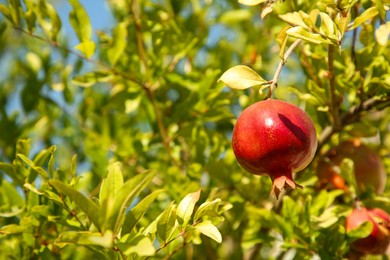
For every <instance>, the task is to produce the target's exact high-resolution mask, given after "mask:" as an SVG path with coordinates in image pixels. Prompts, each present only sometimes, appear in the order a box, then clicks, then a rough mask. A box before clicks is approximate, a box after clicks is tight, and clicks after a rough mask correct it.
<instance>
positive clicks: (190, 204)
mask: <svg viewBox="0 0 390 260" xmlns="http://www.w3.org/2000/svg"><path fill="white" fill-rule="evenodd" d="M199 197H200V190H198V191H196V192H193V193H189V194H187V195H186V196H185V197H184V198H183V199H182V201H180V203H179V205H178V206H177V210H176V215H177V219H178V221H179V224H181V225H183V226H185V225H187V223H188V222H189V221H190V219H191V216H192V213H193V212H194V207H195V204H196V202H198V200H199Z"/></svg>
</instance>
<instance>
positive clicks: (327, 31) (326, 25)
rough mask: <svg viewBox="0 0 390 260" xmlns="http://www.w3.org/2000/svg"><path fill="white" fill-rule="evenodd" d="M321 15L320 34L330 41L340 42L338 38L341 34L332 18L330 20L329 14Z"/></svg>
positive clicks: (321, 13)
mask: <svg viewBox="0 0 390 260" xmlns="http://www.w3.org/2000/svg"><path fill="white" fill-rule="evenodd" d="M319 15H320V17H321V26H320V32H321V33H323V34H324V35H325V36H326V37H328V38H329V39H332V40H334V41H339V38H338V35H339V32H338V29H337V26H336V24H335V23H334V22H333V20H332V18H330V16H329V15H328V14H326V13H323V12H320V13H319Z"/></svg>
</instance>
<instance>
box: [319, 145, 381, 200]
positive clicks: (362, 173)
mask: <svg viewBox="0 0 390 260" xmlns="http://www.w3.org/2000/svg"><path fill="white" fill-rule="evenodd" d="M344 158H349V159H351V160H352V161H353V162H354V168H355V178H356V183H357V186H358V189H359V191H360V192H365V191H367V189H368V188H371V189H373V191H374V192H376V193H377V194H381V193H382V192H383V191H384V189H385V184H386V171H385V168H384V166H383V164H382V162H381V159H380V157H379V155H378V154H377V153H376V152H375V151H374V150H372V149H371V148H369V147H368V146H366V145H364V144H362V142H361V141H360V140H359V139H353V140H348V141H344V142H342V143H340V144H339V145H338V146H336V147H334V148H332V149H331V150H329V151H328V152H327V153H326V154H325V156H324V158H322V159H321V160H320V161H319V162H318V165H317V175H318V177H319V179H320V182H321V183H324V184H330V185H331V186H333V187H334V188H336V189H344V190H347V185H346V183H345V180H344V179H343V178H342V177H341V175H340V169H339V166H340V164H341V162H342V160H343V159H344Z"/></svg>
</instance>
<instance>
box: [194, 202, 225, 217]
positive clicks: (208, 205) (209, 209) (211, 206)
mask: <svg viewBox="0 0 390 260" xmlns="http://www.w3.org/2000/svg"><path fill="white" fill-rule="evenodd" d="M220 203H221V199H215V200H213V201H207V202H204V203H202V204H201V205H200V206H199V208H198V210H197V211H196V212H195V216H194V223H196V222H198V220H200V219H201V218H202V217H204V216H210V215H211V216H213V217H214V216H215V214H214V213H216V214H217V215H218V216H219V214H218V207H219V204H220Z"/></svg>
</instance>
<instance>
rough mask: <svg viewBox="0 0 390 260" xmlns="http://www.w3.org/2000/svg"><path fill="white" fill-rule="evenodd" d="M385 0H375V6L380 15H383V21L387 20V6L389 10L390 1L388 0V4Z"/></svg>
mask: <svg viewBox="0 0 390 260" xmlns="http://www.w3.org/2000/svg"><path fill="white" fill-rule="evenodd" d="M385 6H386V4H385V3H384V2H383V0H375V7H376V8H377V10H378V13H379V16H380V17H381V19H382V21H385V20H386V7H387V10H389V2H388V1H387V6H386V7H385Z"/></svg>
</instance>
